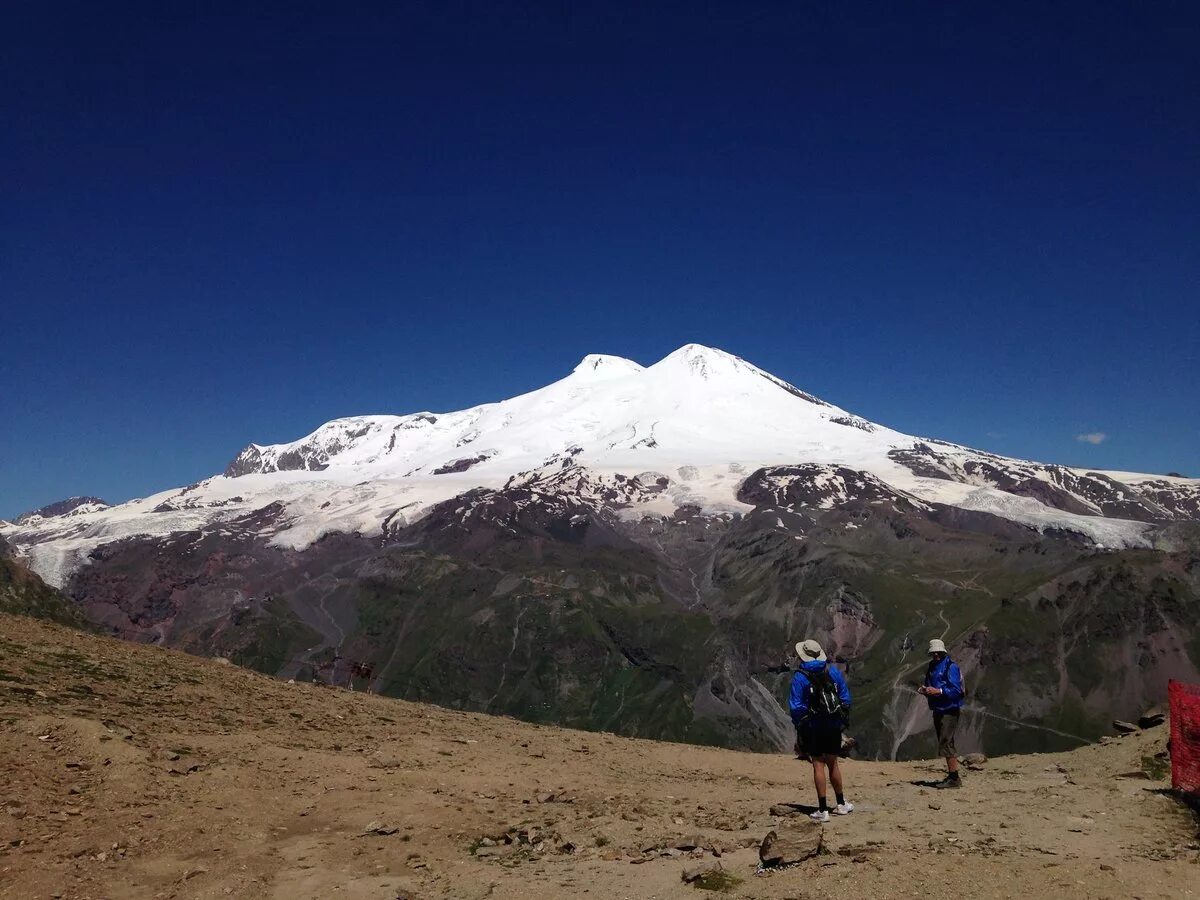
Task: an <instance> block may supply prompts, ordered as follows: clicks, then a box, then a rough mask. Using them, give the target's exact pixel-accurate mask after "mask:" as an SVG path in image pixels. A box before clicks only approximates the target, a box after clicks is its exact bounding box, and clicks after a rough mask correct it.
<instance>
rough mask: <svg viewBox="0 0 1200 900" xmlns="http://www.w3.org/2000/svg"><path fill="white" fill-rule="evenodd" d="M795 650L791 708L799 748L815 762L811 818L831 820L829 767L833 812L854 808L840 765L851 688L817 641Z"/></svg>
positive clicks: (841, 814)
mask: <svg viewBox="0 0 1200 900" xmlns="http://www.w3.org/2000/svg"><path fill="white" fill-rule="evenodd" d="M796 653H797V654H798V655H799V656H800V668H799V669H797V670H796V674H794V675H793V676H792V692H791V696H790V697H789V698H788V707H789V709H790V710H791V713H792V724H793V725H795V726H796V732H797V735H798V737H799V740H800V747H801V749H802V751H803V753H804V754H805V755H806V756H808V758H809V760H810V761H811V762H812V767H813V785H814V786H815V787H816V789H817V809H816V812H814V813H812V814H811V818H812V820H813V821H814V822H828V821H829V805H828V803H827V802H826V799H825V796H826V795H825V770H826V769H827V768H828V770H829V780H830V781H832V782H833V790H834V793H835V795H836V796H837V806H836V807H834V810H833V811H834V813H836V814H837V815H839V816H844V815H847V814H849V813H850V812H851V811H853V809H854V804H853V803H851V802H849V801H848V800H847V799H846V796H845V792H844V788H843V785H842V770H841V767H840V766H839V764H838V754H839V753H840V752H841V749H842V729H843V728H845V727H846V723H847V721H848V720H849V717H850V688H849V687H848V686H847V684H846V678H845V676H844V675H842V673H841V672H839V671H838V670H837V669H836V668H834V667H833V666H831V665H829V663H828V660H827V659H826V657H825V651H824V650H822V649H821V645H820V644H818V643H817V642H816V641H813V640H807V641H801V642H800V643H799V644H797V645H796Z"/></svg>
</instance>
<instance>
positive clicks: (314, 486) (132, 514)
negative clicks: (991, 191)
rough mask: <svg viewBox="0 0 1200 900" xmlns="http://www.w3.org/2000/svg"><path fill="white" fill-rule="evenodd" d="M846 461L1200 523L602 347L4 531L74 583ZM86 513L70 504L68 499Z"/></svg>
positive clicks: (994, 509)
mask: <svg viewBox="0 0 1200 900" xmlns="http://www.w3.org/2000/svg"><path fill="white" fill-rule="evenodd" d="M799 463H803V464H809V465H812V464H815V465H821V466H845V467H847V468H849V469H851V470H853V471H862V472H865V473H868V474H870V475H871V476H873V477H875V478H878V479H880V480H881V481H882V482H884V483H885V484H888V485H890V486H891V487H893V488H894V489H896V490H897V491H900V492H903V493H904V494H906V495H908V496H911V497H912V498H914V499H916V500H922V501H931V502H937V503H945V504H950V505H953V506H959V507H962V508H964V509H971V510H977V511H984V512H988V513H991V514H994V515H998V516H1001V517H1004V518H1006V519H1010V520H1012V521H1014V522H1018V523H1020V524H1022V525H1025V526H1028V527H1030V528H1034V529H1037V530H1045V529H1047V528H1054V529H1061V530H1066V531H1070V532H1073V533H1076V534H1079V535H1081V536H1083V537H1085V538H1086V539H1088V540H1090V541H1092V542H1093V543H1095V544H1097V545H1099V546H1119V547H1121V546H1129V547H1133V546H1148V545H1149V543H1150V537H1149V534H1148V532H1149V525H1150V524H1151V523H1158V522H1169V521H1174V520H1179V519H1189V518H1194V517H1197V516H1200V482H1197V481H1196V480H1194V479H1185V478H1170V477H1164V476H1154V475H1136V474H1128V473H1111V472H1092V471H1088V470H1081V469H1074V468H1071V467H1066V466H1056V465H1042V464H1037V463H1031V462H1026V461H1023V460H1014V459H1006V458H1004V457H999V456H996V455H994V454H989V453H984V452H980V451H975V450H971V449H969V448H966V447H961V446H958V445H954V444H948V443H944V442H940V441H936V440H929V439H920V438H916V437H913V436H912V435H906V434H902V433H900V432H897V431H894V430H892V429H890V428H886V427H884V426H882V425H878V424H876V423H873V422H869V421H867V420H865V419H863V418H861V417H859V416H856V415H853V414H852V413H849V412H847V411H846V410H843V409H839V408H838V407H836V406H833V405H831V404H829V403H827V402H825V401H824V400H821V399H820V398H818V397H815V396H813V395H811V394H808V393H806V392H804V391H802V390H800V389H798V388H796V387H794V386H793V385H791V384H788V383H787V382H786V381H784V380H782V379H780V378H777V377H775V376H774V375H772V374H770V373H769V372H766V371H764V370H762V369H760V368H758V367H757V366H754V365H753V364H751V363H749V362H746V361H745V360H743V359H741V358H740V357H737V356H734V355H733V354H730V353H726V352H725V351H723V350H718V349H716V348H713V347H705V346H703V345H700V344H687V345H685V346H683V347H680V348H679V349H678V350H675V351H674V352H672V353H670V354H668V355H667V356H665V357H664V358H663V359H661V360H659V361H658V362H656V363H654V364H653V365H651V366H648V367H643V366H641V365H639V364H638V363H636V362H633V361H631V360H628V359H623V358H621V357H618V356H605V355H589V356H586V357H584V358H583V360H581V361H580V363H579V364H578V365H577V366H576V367H575V369H574V370H573V371H572V372H571V374H569V375H568V376H567V377H565V378H563V379H562V380H560V381H557V382H554V383H553V384H550V385H548V386H546V387H544V388H540V389H538V390H535V391H532V392H530V393H528V394H524V395H521V396H518V397H514V398H512V399H510V400H503V401H500V402H498V403H488V404H484V405H481V406H475V407H471V408H470V409H465V410H459V411H457V412H447V413H433V412H428V411H423V412H416V413H410V414H408V415H400V416H395V415H379V416H355V417H352V418H346V419H335V420H333V421H331V422H327V423H325V424H324V425H322V426H320V427H319V428H317V429H316V430H315V431H313V432H312V433H311V434H308V435H306V436H304V437H302V438H300V439H298V440H295V441H291V442H288V443H283V444H267V445H263V444H250V445H248V446H247V447H246V448H245V449H244V450H242V451H241V452H240V453H239V454H238V455H237V456H236V457H235V458H234V459H233V460H232V461H231V462H230V463H229V465H228V466H227V467H226V468H225V470H224V472H223V474H222V475H219V476H216V477H213V478H208V479H205V480H204V481H201V482H199V483H197V484H192V485H188V486H186V487H183V488H179V489H173V490H168V491H164V492H162V493H160V494H155V495H153V496H151V497H148V498H145V499H140V500H133V501H130V502H129V503H125V504H120V505H118V506H114V507H107V506H104V505H103V504H98V503H93V504H91V505H85V506H77V507H71V508H70V510H69V511H70V512H72V515H71V517H70V518H69V519H64V518H62V517H61V516H59V515H56V514H54V510H55V506H53V505H52V506H50V507H46V508H45V509H44V510H40V511H39V512H38V514H35V515H30V516H29V517H25V518H24V519H23V520H18V522H17V523H16V525H15V526H10V527H8V528H7V529H6V530H5V533H6V534H7V535H8V536H9V537H10V539H11V540H12V541H13V543H14V544H17V545H18V546H22V545H24V546H26V548H27V552H28V553H29V555H30V557H31V562H32V564H33V566H34V568H35V569H36V570H37V571H38V572H39V573H40V574H42V575H43V576H44V577H46V578H47V579H48V580H49V581H51V582H52V583H55V584H59V585H61V584H63V583H64V581H65V579H66V578H67V577H69V575H70V573H71V572H72V571H73V570H74V569H75V568H76V567H77V566H78V565H80V564H81V563H82V562H83V560H84V559H86V556H87V554H88V553H90V552H91V550H92V549H94V548H95V547H96V546H98V545H99V544H101V543H104V542H106V541H111V540H114V539H116V538H119V537H129V536H134V535H163V534H170V533H173V532H179V531H186V530H190V529H195V528H203V527H208V526H211V525H214V524H216V523H218V522H220V521H223V520H228V519H232V518H236V517H238V516H242V515H246V514H247V513H249V512H252V511H253V510H255V509H259V508H262V507H264V506H266V505H268V504H279V505H281V507H282V508H283V510H284V511H285V512H284V514H283V515H282V516H280V517H278V519H277V521H276V525H275V529H276V531H275V535H274V539H275V540H276V542H277V543H279V544H280V545H284V546H289V547H293V548H297V549H298V548H301V547H304V546H307V545H308V544H309V543H311V542H312V541H313V540H315V539H316V538H317V537H319V536H320V535H322V534H326V533H329V532H330V531H347V532H355V533H360V534H365V535H369V534H372V533H379V532H380V530H381V528H382V523H383V522H384V521H385V520H389V519H394V517H395V516H397V515H402V518H403V520H405V521H408V522H413V521H415V520H416V519H418V518H420V516H421V515H422V514H423V512H424V511H425V510H428V509H429V508H431V507H432V506H433V505H435V504H437V503H439V502H441V501H444V500H446V499H448V498H450V497H452V496H454V495H455V494H458V493H461V492H462V491H464V490H468V489H470V488H472V487H484V488H497V487H500V486H502V485H504V484H505V483H506V482H508V480H509V479H510V478H514V477H517V478H527V477H529V476H530V475H531V474H532V473H538V472H544V471H545V470H548V469H549V470H557V469H561V468H563V467H566V466H571V467H578V468H580V469H582V470H586V471H587V472H589V473H590V474H591V475H593V476H596V477H600V478H606V477H607V478H613V477H620V476H625V477H633V476H636V475H639V474H640V473H643V472H654V473H655V475H656V477H661V478H662V479H663V480H664V484H665V487H664V489H663V490H661V491H659V492H657V493H656V494H655V495H654V496H653V497H639V498H638V500H637V502H636V503H633V504H632V505H633V506H634V507H635V508H636V509H637V510H638V511H640V512H641V513H643V514H650V515H671V514H672V513H673V512H674V510H676V509H678V508H680V507H683V506H688V507H696V508H699V509H701V510H704V511H707V512H711V513H714V514H737V513H743V512H745V511H747V509H748V507H747V506H746V505H745V504H744V503H742V502H741V501H739V499H738V490H739V487H740V486H741V483H742V481H743V480H744V476H745V475H746V474H748V473H750V472H753V471H754V470H756V469H759V468H761V467H763V466H771V465H788V464H799ZM68 506H70V504H68Z"/></svg>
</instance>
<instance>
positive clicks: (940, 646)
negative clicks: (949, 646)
mask: <svg viewBox="0 0 1200 900" xmlns="http://www.w3.org/2000/svg"><path fill="white" fill-rule="evenodd" d="M929 652H930V653H945V652H946V645H945V643H943V642H942V640H941V639H940V638H934V639H933V640H932V641H930V642H929Z"/></svg>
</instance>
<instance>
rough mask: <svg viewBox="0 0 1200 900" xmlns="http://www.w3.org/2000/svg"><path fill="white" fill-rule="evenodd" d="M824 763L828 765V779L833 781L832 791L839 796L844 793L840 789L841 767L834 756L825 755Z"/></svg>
mask: <svg viewBox="0 0 1200 900" xmlns="http://www.w3.org/2000/svg"><path fill="white" fill-rule="evenodd" d="M825 764H826V765H827V766H829V780H830V781H831V782H832V783H833V792H834V793H835V794H836V795H837V796H839V797H841V796H844V795H845V793H846V792H845V791H844V790H842V767H841V764H840V761H839V760H838V758H837V757H836V756H827V757H825Z"/></svg>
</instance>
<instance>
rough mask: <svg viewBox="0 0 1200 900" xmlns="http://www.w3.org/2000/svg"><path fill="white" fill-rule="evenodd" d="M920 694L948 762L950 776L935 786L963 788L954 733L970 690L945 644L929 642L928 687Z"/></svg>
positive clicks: (939, 748)
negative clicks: (926, 705)
mask: <svg viewBox="0 0 1200 900" xmlns="http://www.w3.org/2000/svg"><path fill="white" fill-rule="evenodd" d="M917 693H919V694H923V695H924V697H925V699H926V700H927V701H928V703H929V710H930V712H932V713H933V730H934V733H935V734H937V742H938V755H939V756H942V757H944V758H945V760H946V777H945V778H943V779H942V780H941V781H937V782H934V783H933V785H932V786H933V787H936V788H958V787H962V781H961V780H960V779H959V775H958V748H957V747H955V746H954V733H955V731H957V730H958V717H959V713H960V712H961V711H962V705H963V699H964V697H965V696H966V691H964V690H963V680H962V672H961V671H960V670H959V668H958V663H956V662H955V661H954V660H952V659H951V658H950V654H949V653H947V652H946V645H945V643H944V642H942V641H940V640H937V639H936V638H935V639H934V640H932V641H930V642H929V668H928V669H926V670H925V684H923V685H922V686H921V687H920V688H918V689H917Z"/></svg>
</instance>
